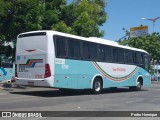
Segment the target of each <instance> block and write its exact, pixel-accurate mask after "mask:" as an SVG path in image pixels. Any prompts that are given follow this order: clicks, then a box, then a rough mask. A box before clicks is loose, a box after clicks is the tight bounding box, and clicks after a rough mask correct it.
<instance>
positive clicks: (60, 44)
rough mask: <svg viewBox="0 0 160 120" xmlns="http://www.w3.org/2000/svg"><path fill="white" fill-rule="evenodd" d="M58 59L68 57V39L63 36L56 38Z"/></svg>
mask: <svg viewBox="0 0 160 120" xmlns="http://www.w3.org/2000/svg"><path fill="white" fill-rule="evenodd" d="M54 41H55V49H56V57H60V58H65V57H66V38H65V37H62V36H54Z"/></svg>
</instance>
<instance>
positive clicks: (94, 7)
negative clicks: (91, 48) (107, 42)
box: [52, 0, 107, 37]
mask: <svg viewBox="0 0 160 120" xmlns="http://www.w3.org/2000/svg"><path fill="white" fill-rule="evenodd" d="M105 5H106V3H105V1H104V0H81V1H79V0H76V1H75V2H73V3H71V4H70V5H68V6H65V7H64V8H63V9H62V16H61V17H62V20H63V24H65V27H66V28H67V27H69V28H68V29H69V31H68V32H67V33H71V34H76V35H79V36H85V37H89V36H96V37H102V36H103V35H104V31H100V30H99V26H101V25H102V24H103V23H104V22H105V21H106V19H107V15H106V12H105V10H104V8H105ZM58 24H59V23H58ZM52 29H53V30H59V31H62V32H64V29H63V27H62V28H60V27H59V28H58V29H57V27H56V25H53V26H52Z"/></svg>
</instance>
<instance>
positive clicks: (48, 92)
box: [9, 88, 148, 97]
mask: <svg viewBox="0 0 160 120" xmlns="http://www.w3.org/2000/svg"><path fill="white" fill-rule="evenodd" d="M142 91H148V90H141V91H131V90H129V89H128V88H117V89H116V90H111V89H104V90H103V91H102V92H101V94H100V95H103V94H115V93H119V94H121V93H125V92H142ZM9 93H11V94H19V95H29V96H38V97H64V96H66V97H68V96H80V95H94V94H92V93H91V92H90V91H88V90H66V91H59V90H58V89H53V90H52V89H50V90H39V91H31V90H30V91H29V90H28V89H26V90H25V91H24V90H23V91H10V92H9Z"/></svg>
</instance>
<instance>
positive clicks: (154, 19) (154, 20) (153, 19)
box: [141, 17, 160, 33]
mask: <svg viewBox="0 0 160 120" xmlns="http://www.w3.org/2000/svg"><path fill="white" fill-rule="evenodd" d="M141 19H142V20H150V21H152V22H153V33H154V32H155V22H156V20H158V19H160V17H156V18H152V19H149V18H141Z"/></svg>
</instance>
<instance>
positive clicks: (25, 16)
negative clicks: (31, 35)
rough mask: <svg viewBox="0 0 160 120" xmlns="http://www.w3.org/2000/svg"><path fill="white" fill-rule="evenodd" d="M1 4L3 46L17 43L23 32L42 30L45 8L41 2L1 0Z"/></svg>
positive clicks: (0, 35)
mask: <svg viewBox="0 0 160 120" xmlns="http://www.w3.org/2000/svg"><path fill="white" fill-rule="evenodd" d="M0 4H1V6H2V7H0V41H1V46H2V45H3V44H4V42H11V41H15V40H16V37H17V35H18V34H19V33H21V32H26V31H32V30H39V29H41V28H42V26H41V22H42V10H43V6H42V4H41V3H40V2H39V0H0ZM7 48H8V47H7ZM1 49H2V47H1ZM7 51H9V50H8V49H7Z"/></svg>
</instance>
